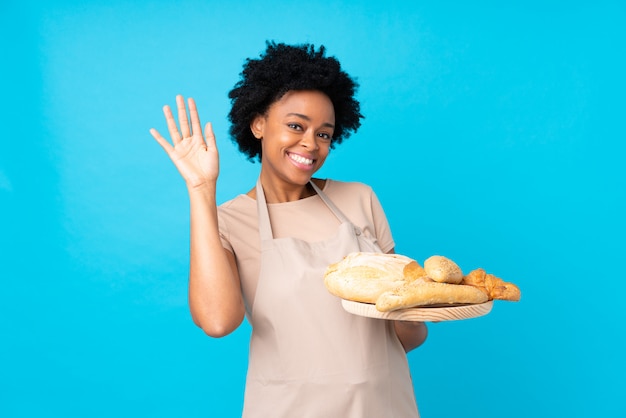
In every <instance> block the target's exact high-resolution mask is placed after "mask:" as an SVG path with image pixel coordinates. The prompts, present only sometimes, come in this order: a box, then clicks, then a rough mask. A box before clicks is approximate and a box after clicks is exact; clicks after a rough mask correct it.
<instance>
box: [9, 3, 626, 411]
mask: <svg viewBox="0 0 626 418" xmlns="http://www.w3.org/2000/svg"><path fill="white" fill-rule="evenodd" d="M47 3H48V4H39V2H34V1H19V2H18V1H17V0H2V3H1V4H0V43H1V51H2V58H1V61H2V64H1V68H2V77H1V81H0V87H1V93H2V101H1V106H2V109H0V117H1V118H2V122H1V126H2V131H1V132H2V135H1V138H2V145H1V146H0V210H1V214H2V216H1V218H0V245H1V251H0V262H1V263H0V339H1V342H0V416H2V417H35V416H37V417H42V416H54V417H84V416H89V417H105V416H107V417H108V416H146V417H148V416H149V417H173V416H181V417H182V416H184V417H207V416H215V417H235V416H237V415H238V414H239V411H240V407H241V401H242V393H243V383H244V377H245V369H246V355H247V338H248V333H249V328H248V327H247V326H242V327H241V328H240V329H239V330H238V331H237V332H235V333H234V334H233V335H230V336H228V337H226V338H224V339H221V340H213V339H210V338H208V337H206V336H204V335H203V334H202V332H201V331H200V330H199V329H197V328H195V327H194V326H193V324H192V322H191V320H190V317H189V314H188V310H187V301H186V282H187V278H186V274H187V256H188V248H187V245H188V217H187V216H188V213H187V210H188V207H187V198H186V192H185V188H184V185H183V182H182V181H181V179H180V178H179V176H178V174H177V172H176V170H175V168H174V167H173V165H172V164H171V163H170V162H169V160H168V159H167V157H166V155H165V154H164V153H163V152H162V150H161V149H160V148H159V147H158V145H157V144H156V143H155V142H154V141H153V139H152V138H151V137H150V135H149V133H148V129H149V128H150V127H156V128H157V129H160V130H164V128H165V125H164V122H163V118H162V113H161V107H162V105H163V104H165V103H169V104H173V103H174V96H175V95H176V94H178V93H181V94H184V95H186V96H189V95H192V96H194V97H195V98H196V99H197V102H198V105H199V108H200V111H201V117H202V118H203V120H204V121H205V122H206V121H209V120H211V121H212V122H213V123H214V126H215V129H216V133H217V135H218V146H219V147H220V150H221V156H222V176H221V179H220V184H219V187H220V189H219V199H220V201H224V200H226V199H228V198H230V197H232V196H234V195H235V194H237V193H240V192H242V191H245V190H247V189H248V188H250V187H251V186H252V185H253V182H254V180H255V177H256V175H257V172H258V168H259V167H258V165H254V164H250V163H248V162H247V161H246V160H245V159H244V158H243V157H242V156H240V155H238V154H237V152H236V149H235V147H234V146H233V145H232V144H231V143H230V141H229V139H228V137H227V135H226V132H227V129H228V126H227V123H226V114H227V112H228V104H229V103H228V100H227V96H226V94H227V91H228V90H229V89H230V88H231V87H232V86H233V84H234V83H235V82H236V81H237V78H238V77H237V74H238V73H239V71H240V69H241V65H242V63H243V60H244V58H246V57H249V56H256V55H257V54H259V53H260V52H261V51H262V50H263V49H264V46H265V44H264V41H265V40H266V39H273V40H277V41H284V42H312V43H315V44H316V45H319V44H325V45H326V46H327V48H328V52H329V54H331V55H336V56H337V57H339V58H340V59H341V60H342V63H343V64H344V66H345V68H346V70H347V71H348V72H349V73H351V74H353V75H354V76H356V77H357V78H358V80H359V82H360V83H361V89H360V92H359V98H360V100H361V102H362V110H363V113H364V114H365V115H366V120H365V123H364V125H363V127H362V129H361V130H360V131H359V133H358V134H357V135H356V136H353V137H352V138H350V139H349V140H348V141H347V142H346V143H345V144H343V145H342V146H340V147H339V148H337V149H336V150H335V151H334V152H333V155H332V156H331V158H330V159H329V160H328V162H327V166H326V167H324V168H323V170H322V172H321V173H320V174H321V175H322V176H327V177H332V178H336V179H341V180H359V181H363V182H366V183H369V184H371V185H372V186H373V187H374V189H375V190H376V192H377V193H378V195H379V197H380V199H381V201H382V202H383V204H384V206H385V208H386V211H387V214H388V217H389V220H390V222H391V225H392V228H393V231H394V235H395V238H396V241H397V248H396V250H397V252H400V253H403V254H407V255H410V256H412V257H414V258H416V259H418V260H420V261H423V260H424V259H425V258H426V257H428V256H429V255H432V254H443V255H447V256H449V257H451V258H452V259H454V260H456V261H457V262H458V263H459V264H460V265H461V267H462V268H463V269H464V270H466V271H469V270H471V269H473V268H476V267H484V268H486V269H487V270H489V271H491V272H493V273H495V274H497V275H499V276H500V277H503V278H505V279H507V280H510V281H513V282H515V283H517V284H519V285H520V287H521V288H522V291H523V296H522V301H521V302H520V303H506V302H497V303H496V304H495V306H494V309H493V311H492V312H491V314H489V315H488V316H486V317H482V318H478V319H473V320H469V321H457V322H448V323H438V324H433V325H431V326H430V337H429V340H428V341H427V343H426V344H425V345H424V346H423V347H421V348H419V349H418V350H416V351H414V352H412V353H411V354H410V355H409V359H410V364H411V369H412V373H413V376H414V381H415V390H416V395H417V399H418V403H419V405H420V409H421V412H422V415H423V416H424V417H457V416H463V415H465V416H481V417H502V416H507V417H523V416H524V417H526V416H544V417H552V416H569V417H588V416H602V417H624V416H626V407H624V405H623V403H622V402H618V397H621V395H620V393H622V394H623V390H624V384H623V375H624V372H625V371H626V367H625V364H624V363H625V362H624V357H623V352H624V349H625V348H626V343H625V337H624V332H623V329H624V325H623V324H624V313H623V306H624V296H623V294H624V292H626V285H624V282H625V280H624V276H625V275H624V270H623V261H624V243H623V237H624V234H625V233H626V230H625V229H626V228H625V222H624V219H623V213H624V212H625V204H624V199H625V179H626V175H625V173H624V168H623V161H622V160H623V159H624V153H625V146H624V142H625V140H626V129H625V124H624V120H625V117H624V114H625V105H624V97H625V96H626V95H625V93H626V83H625V81H624V74H626V42H625V41H626V25H625V24H624V23H625V21H626V7H625V6H624V3H623V2H619V1H598V2H593V3H594V4H595V5H593V6H592V5H590V4H589V2H565V1H563V2H528V1H525V2H509V3H507V4H502V2H491V3H490V2H478V3H476V2H461V1H458V2H446V1H444V2H419V1H406V2H397V1H386V2H363V1H348V0H339V1H333V2H327V1H310V2H304V3H302V2H286V1H280V0H278V1H274V2H269V3H268V2H252V1H247V2H245V1H238V2H225V1H219V2H218V1H192V0H183V1H178V2H167V1H156V0H155V1H134V2H131V1H128V2H124V1H118V0H108V1H70V0H67V1H51V2H47ZM431 3H436V4H431ZM545 3H548V4H545ZM314 343H315V342H314Z"/></svg>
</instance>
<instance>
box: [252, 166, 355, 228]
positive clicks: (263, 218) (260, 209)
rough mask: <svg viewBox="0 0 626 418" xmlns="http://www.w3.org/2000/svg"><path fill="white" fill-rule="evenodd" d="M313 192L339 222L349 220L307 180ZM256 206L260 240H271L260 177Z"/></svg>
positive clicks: (257, 183) (257, 186) (257, 185)
mask: <svg viewBox="0 0 626 418" xmlns="http://www.w3.org/2000/svg"><path fill="white" fill-rule="evenodd" d="M309 183H310V184H311V186H312V187H313V190H315V193H317V195H318V196H319V197H320V199H322V201H323V202H324V203H325V204H326V206H328V209H330V210H331V212H332V213H333V214H334V215H335V216H336V217H337V219H339V220H340V221H341V223H344V222H349V219H348V218H347V217H346V216H345V215H344V214H343V212H341V211H340V210H339V208H338V207H337V206H335V204H334V203H333V202H332V200H330V199H329V197H328V196H326V193H324V192H323V191H322V189H320V188H319V187H317V185H316V184H315V183H314V182H313V181H309ZM256 206H257V213H258V217H259V233H260V235H261V240H271V239H273V238H274V235H273V233H272V224H271V222H270V214H269V211H268V209H267V202H266V200H265V193H264V192H263V186H262V185H261V178H260V177H259V178H258V179H257V181H256Z"/></svg>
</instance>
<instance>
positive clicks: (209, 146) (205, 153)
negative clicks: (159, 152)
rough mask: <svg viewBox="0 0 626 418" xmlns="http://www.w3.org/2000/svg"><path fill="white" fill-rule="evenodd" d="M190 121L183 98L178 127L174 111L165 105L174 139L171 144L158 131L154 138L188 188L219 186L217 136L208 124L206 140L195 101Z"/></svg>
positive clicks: (178, 104) (191, 104) (178, 105)
mask: <svg viewBox="0 0 626 418" xmlns="http://www.w3.org/2000/svg"><path fill="white" fill-rule="evenodd" d="M188 103H189V116H190V119H191V120H190V121H189V120H188V119H187V109H186V108H185V100H184V99H183V97H182V96H180V95H178V96H176V108H177V110H178V124H179V125H180V131H179V130H178V127H177V125H176V121H175V120H174V115H173V114H172V109H170V107H169V106H167V105H165V106H164V107H163V113H164V114H165V121H166V122H167V129H168V130H169V132H170V137H171V138H172V144H173V145H172V144H170V143H169V142H168V141H167V140H166V139H165V138H163V136H161V134H160V133H159V132H158V131H157V130H156V129H154V128H152V129H150V134H152V136H153V137H154V139H156V141H157V142H158V143H159V145H161V147H162V148H163V149H164V150H165V152H167V155H168V156H169V157H170V159H171V160H172V161H173V162H174V165H175V166H176V168H177V169H178V171H179V172H180V174H181V176H183V179H184V180H185V183H187V187H189V188H190V189H191V188H197V187H202V186H204V185H211V184H212V185H215V182H216V181H217V176H218V174H219V156H218V153H217V147H216V145H215V135H214V133H213V127H212V126H211V123H207V124H206V126H205V128H204V132H205V137H203V136H202V128H201V126H200V118H199V116H198V109H197V108H196V103H195V101H194V100H193V99H192V98H189V99H188Z"/></svg>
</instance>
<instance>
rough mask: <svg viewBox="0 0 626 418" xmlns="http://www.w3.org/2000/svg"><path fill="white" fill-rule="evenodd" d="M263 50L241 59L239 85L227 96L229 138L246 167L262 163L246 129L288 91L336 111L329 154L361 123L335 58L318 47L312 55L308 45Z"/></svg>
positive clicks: (349, 82) (351, 85)
mask: <svg viewBox="0 0 626 418" xmlns="http://www.w3.org/2000/svg"><path fill="white" fill-rule="evenodd" d="M266 44H267V49H266V50H265V52H264V53H262V54H261V55H260V59H251V58H248V59H246V62H245V64H244V66H243V71H242V72H241V74H240V77H241V78H240V80H239V81H238V82H237V84H235V87H234V88H233V89H232V90H231V91H230V92H229V93H228V97H229V98H230V100H231V104H232V107H231V110H230V112H229V114H228V119H229V120H230V122H231V126H230V130H229V132H230V136H231V139H232V140H233V142H235V143H236V144H237V145H238V147H239V150H240V151H241V152H242V153H243V154H245V155H246V156H247V157H248V159H249V160H250V161H254V159H255V157H257V158H258V160H259V161H260V160H261V143H260V141H259V140H258V139H256V138H255V137H254V135H253V134H252V132H251V130H250V123H251V122H252V120H253V119H254V118H255V117H257V116H259V115H264V114H265V113H266V112H267V109H268V108H269V107H270V105H271V104H272V103H274V102H276V101H278V100H280V99H281V98H282V97H283V96H284V95H285V93H287V92H289V91H292V90H316V91H320V92H322V93H324V94H326V95H327V96H328V97H329V98H330V101H331V102H332V103H333V106H334V110H335V130H334V134H333V138H332V141H331V145H330V146H331V148H333V147H334V146H335V145H337V144H340V143H341V142H342V141H343V140H344V139H346V138H348V137H349V136H350V135H351V134H352V133H353V132H356V131H357V130H358V128H359V127H360V126H361V118H363V115H362V114H361V113H360V105H359V102H358V101H356V99H355V98H354V95H355V93H356V90H357V88H358V84H357V83H356V81H355V80H353V79H352V78H351V77H350V76H349V75H348V74H347V73H346V72H345V71H343V70H342V69H341V66H340V64H339V61H338V60H337V59H336V58H334V57H326V56H325V52H326V49H325V48H324V46H323V45H322V46H320V47H319V50H316V49H315V47H314V46H313V45H312V44H302V45H286V44H283V43H278V44H277V43H275V42H269V41H268V42H267V43H266Z"/></svg>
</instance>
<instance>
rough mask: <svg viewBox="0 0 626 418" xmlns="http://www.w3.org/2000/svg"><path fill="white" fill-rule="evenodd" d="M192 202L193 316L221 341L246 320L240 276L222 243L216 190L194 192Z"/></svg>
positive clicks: (199, 324) (208, 187)
mask: <svg viewBox="0 0 626 418" xmlns="http://www.w3.org/2000/svg"><path fill="white" fill-rule="evenodd" d="M189 202H190V228H191V231H190V263H189V307H190V311H191V316H192V318H193V320H194V322H195V323H196V324H197V325H198V326H199V327H200V328H202V329H203V330H204V331H205V332H206V333H207V334H208V335H211V336H213V337H221V336H224V335H227V334H229V333H230V332H232V331H233V330H234V329H235V328H237V326H239V324H241V321H242V320H243V316H244V304H243V298H242V294H241V286H240V283H239V275H238V273H237V267H236V265H235V260H234V256H232V254H230V253H229V252H228V251H226V250H225V249H224V248H223V247H222V243H221V241H220V237H219V229H218V221H217V204H216V201H215V186H214V185H211V186H206V187H203V188H192V189H190V190H189Z"/></svg>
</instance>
